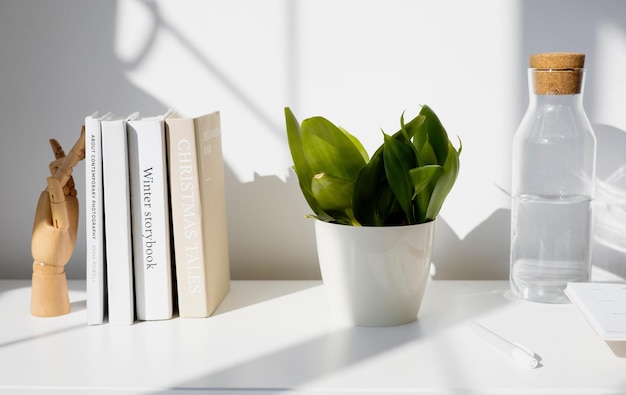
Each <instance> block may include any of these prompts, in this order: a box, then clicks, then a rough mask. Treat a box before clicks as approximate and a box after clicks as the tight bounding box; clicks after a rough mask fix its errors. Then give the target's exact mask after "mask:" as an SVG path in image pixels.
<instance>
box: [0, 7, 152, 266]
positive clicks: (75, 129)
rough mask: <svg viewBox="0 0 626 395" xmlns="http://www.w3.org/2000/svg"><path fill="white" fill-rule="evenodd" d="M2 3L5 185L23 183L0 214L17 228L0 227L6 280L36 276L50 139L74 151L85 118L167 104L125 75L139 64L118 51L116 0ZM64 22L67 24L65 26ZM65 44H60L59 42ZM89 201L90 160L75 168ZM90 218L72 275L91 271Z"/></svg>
mask: <svg viewBox="0 0 626 395" xmlns="http://www.w3.org/2000/svg"><path fill="white" fill-rule="evenodd" d="M0 8H2V17H3V21H2V23H1V24H0V48H2V72H1V73H0V86H2V92H0V104H1V105H0V116H1V117H2V119H3V121H2V122H3V125H2V129H3V132H2V133H0V163H1V164H3V166H0V182H1V183H2V184H3V185H16V174H15V166H16V164H18V165H19V180H18V183H19V187H14V188H8V189H6V190H5V192H6V193H4V194H3V197H2V203H3V207H4V209H3V211H2V217H3V219H4V220H5V222H7V223H10V224H13V226H4V227H2V228H0V251H1V252H0V261H1V262H2V265H0V277H1V278H30V276H31V273H32V258H31V253H30V240H31V231H32V223H33V218H34V213H35V208H36V205H37V199H38V198H39V194H40V193H41V191H42V190H43V189H44V188H45V187H46V177H47V176H48V175H49V171H48V164H49V162H51V161H52V160H53V159H54V156H53V153H52V151H51V149H50V145H49V143H48V139H50V138H56V139H57V140H58V141H59V142H60V143H61V145H63V147H64V148H66V149H69V148H70V147H71V144H72V143H73V142H74V141H76V139H77V137H78V135H79V133H80V127H81V125H82V122H83V121H84V118H85V115H88V114H91V113H92V112H94V111H96V110H97V111H100V113H104V112H107V111H112V112H114V113H117V114H121V113H123V112H126V111H129V109H133V110H137V111H141V113H142V114H146V115H147V114H152V113H154V114H156V113H158V112H161V111H163V108H164V105H163V104H162V103H161V102H159V101H158V100H156V99H155V98H154V97H153V96H152V95H150V94H148V93H146V92H145V91H143V90H142V89H140V88H138V87H136V86H135V85H134V84H132V83H131V82H130V81H129V80H128V78H127V77H126V75H125V71H126V70H127V69H128V68H132V67H134V64H130V63H124V62H123V61H121V60H120V59H119V58H118V56H117V54H116V53H115V49H114V48H115V45H114V40H115V29H116V17H117V2H108V1H100V2H72V3H71V5H70V4H68V3H67V2H63V3H62V4H61V5H60V4H59V3H58V2H55V3H52V2H39V1H34V0H20V1H6V2H3V3H2V5H1V6H0ZM61 26H62V28H60V27H61ZM61 43H62V45H61ZM74 178H75V180H76V184H77V189H78V192H79V199H80V204H81V205H82V204H84V165H83V163H82V162H81V163H80V164H79V165H78V166H77V167H76V169H75V171H74ZM84 226H85V216H84V215H83V213H82V211H81V215H80V223H79V232H78V240H77V243H76V249H75V251H74V254H73V256H72V259H71V260H70V262H69V263H68V264H67V265H66V271H67V274H68V277H69V278H84V276H85V263H84V262H85V257H84V255H85V238H84V231H83V229H84Z"/></svg>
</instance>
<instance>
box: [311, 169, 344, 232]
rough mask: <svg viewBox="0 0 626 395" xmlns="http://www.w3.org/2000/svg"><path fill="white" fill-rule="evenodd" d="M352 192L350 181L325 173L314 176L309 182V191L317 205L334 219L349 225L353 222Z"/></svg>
mask: <svg viewBox="0 0 626 395" xmlns="http://www.w3.org/2000/svg"><path fill="white" fill-rule="evenodd" d="M353 190H354V183H353V182H352V181H349V180H346V179H343V178H339V177H333V176H332V175H329V174H326V173H320V174H316V175H315V177H313V179H312V180H311V191H312V193H313V196H314V197H315V200H316V201H317V204H318V205H319V206H320V207H321V208H322V209H323V210H324V211H325V212H327V213H329V214H330V215H331V216H333V217H334V218H336V219H340V220H343V221H346V222H349V223H353V222H354V217H353V216H352V215H351V213H352V192H353Z"/></svg>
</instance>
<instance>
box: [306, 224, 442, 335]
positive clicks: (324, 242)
mask: <svg viewBox="0 0 626 395" xmlns="http://www.w3.org/2000/svg"><path fill="white" fill-rule="evenodd" d="M315 236H316V240H317V254H318V257H319V262H320V269H321V273H322V279H323V281H324V284H325V286H326V288H327V292H328V294H329V297H330V301H331V304H332V310H333V312H334V313H335V316H336V317H337V319H338V320H340V321H342V322H345V323H347V324H350V325H357V326H393V325H401V324H406V323H408V322H411V321H415V319H416V318H417V313H418V311H419V308H420V305H421V303H422V297H423V296H424V290H425V287H426V281H427V280H428V272H429V269H430V263H431V258H432V253H433V247H434V245H433V242H434V237H435V222H434V221H432V222H427V223H425V224H419V225H410V226H388V227H376V226H372V227H366V226H347V225H338V224H332V223H328V222H324V221H315Z"/></svg>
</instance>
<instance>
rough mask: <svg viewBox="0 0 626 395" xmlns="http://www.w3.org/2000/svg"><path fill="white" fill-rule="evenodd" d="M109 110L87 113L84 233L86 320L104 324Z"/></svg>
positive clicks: (90, 323)
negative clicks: (104, 181)
mask: <svg viewBox="0 0 626 395" xmlns="http://www.w3.org/2000/svg"><path fill="white" fill-rule="evenodd" d="M108 117H109V114H105V115H103V116H98V113H97V112H96V113H93V114H92V115H89V116H87V117H85V209H84V210H85V211H84V212H85V218H86V221H85V224H86V225H85V231H86V232H85V237H86V257H85V258H86V274H87V278H86V288H87V324H89V325H99V324H102V322H103V321H104V317H105V311H106V291H105V287H106V282H105V276H106V263H105V254H104V250H105V244H104V243H105V240H104V214H103V189H102V131H101V122H102V121H103V120H105V119H107V118H108Z"/></svg>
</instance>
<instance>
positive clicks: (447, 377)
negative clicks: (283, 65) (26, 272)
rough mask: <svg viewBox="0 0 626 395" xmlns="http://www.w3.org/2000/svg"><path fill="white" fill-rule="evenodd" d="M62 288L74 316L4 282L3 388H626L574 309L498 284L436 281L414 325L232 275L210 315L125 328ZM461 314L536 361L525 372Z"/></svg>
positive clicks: (317, 294) (80, 293)
mask: <svg viewBox="0 0 626 395" xmlns="http://www.w3.org/2000/svg"><path fill="white" fill-rule="evenodd" d="M70 289H71V291H70V300H71V302H72V313H70V314H69V315H66V316H62V317H55V318H48V319H42V318H33V317H31V316H30V314H29V297H30V289H29V281H6V280H1V281H0V314H1V316H2V319H1V321H0V322H1V323H0V393H1V394H20V395H21V394H24V393H41V392H44V393H45V394H52V393H54V394H68V393H69V394H78V393H81V394H82V393H87V392H88V393H96V394H104V393H115V394H139V393H141V394H165V393H185V394H189V393H207V392H208V393H227V394H229V395H232V394H238V395H240V394H264V395H266V394H277V393H280V394H284V393H288V394H314V393H315V394H318V393H326V394H337V393H342V392H346V393H352V394H354V393H367V394H390V393H413V394H416V393H417V394H455V395H457V394H464V395H467V394H547V393H550V394H623V393H626V358H620V357H618V356H616V355H615V354H614V352H613V351H612V350H611V349H610V348H609V347H608V346H607V344H606V343H605V342H604V341H602V340H601V339H599V338H598V337H597V336H596V335H595V333H594V332H593V330H592V329H591V327H590V326H589V325H588V324H587V323H586V322H585V321H584V319H583V318H582V316H581V315H580V314H579V313H578V311H576V309H575V307H574V306H573V305H544V304H537V303H531V302H522V301H518V300H510V299H508V298H507V297H505V293H506V292H507V291H508V282H506V281H502V282H489V281H482V282H447V281H434V282H430V283H429V284H428V288H427V290H426V294H425V296H424V301H423V304H422V307H421V311H420V314H419V319H418V320H417V321H415V322H412V323H410V324H407V325H402V326H397V327H388V328H360V327H356V328H355V327H347V326H342V325H339V324H337V323H335V322H334V321H332V320H331V314H330V309H329V306H328V303H327V301H326V300H327V299H326V297H325V294H324V287H323V286H321V285H320V283H319V282H308V281H304V282H302V281H233V283H232V290H231V292H230V294H229V295H228V296H227V297H226V299H225V300H224V302H223V303H222V305H221V306H220V307H219V309H218V311H217V313H216V315H215V316H213V317H211V318H207V319H179V318H175V319H172V320H167V321H154V322H140V323H136V324H135V325H132V326H128V327H124V326H112V325H106V324H105V325H101V326H87V325H86V311H85V290H84V282H70ZM468 319H472V320H475V321H477V322H479V323H481V324H482V325H484V326H485V327H487V328H489V329H491V330H493V331H494V332H496V333H498V334H500V335H501V336H503V337H505V338H507V339H509V340H512V341H516V342H519V343H521V344H524V345H525V346H527V347H529V348H532V349H533V350H534V351H535V352H536V353H537V354H538V355H539V356H540V357H541V361H540V363H541V366H539V367H537V368H536V369H527V368H524V367H521V366H519V365H518V364H516V363H515V362H514V361H513V360H512V359H511V358H509V357H508V356H506V355H504V354H503V353H502V352H501V351H500V350H497V349H495V348H494V347H491V346H490V345H489V344H487V343H486V342H485V341H484V340H483V339H481V338H480V337H478V336H476V334H474V333H472V331H471V329H469V328H468V326H467V325H465V322H466V321H467V320H468ZM44 390H45V391H44ZM194 391H195V392H194Z"/></svg>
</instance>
